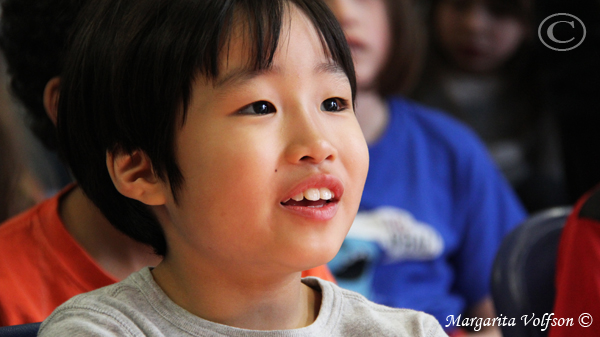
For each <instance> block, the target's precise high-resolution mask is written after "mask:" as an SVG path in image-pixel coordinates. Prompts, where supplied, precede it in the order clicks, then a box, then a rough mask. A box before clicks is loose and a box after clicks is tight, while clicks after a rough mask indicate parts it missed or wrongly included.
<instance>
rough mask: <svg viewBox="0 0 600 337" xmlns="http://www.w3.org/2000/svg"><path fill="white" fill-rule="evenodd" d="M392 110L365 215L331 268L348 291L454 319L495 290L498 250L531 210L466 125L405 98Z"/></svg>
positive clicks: (373, 157) (374, 161)
mask: <svg viewBox="0 0 600 337" xmlns="http://www.w3.org/2000/svg"><path fill="white" fill-rule="evenodd" d="M389 110H390V119H389V124H388V126H387V129H386V131H385V133H384V134H383V135H382V136H381V137H380V139H379V140H378V141H377V142H376V143H374V144H370V146H369V154H370V166H369V174H368V177H367V181H366V184H365V189H364V194H363V197H362V201H361V206H360V210H359V214H358V216H357V218H356V220H355V222H354V224H353V226H352V229H351V231H350V233H349V234H348V237H347V239H346V240H345V242H344V244H343V246H342V249H341V250H340V253H338V255H337V256H336V257H335V258H334V260H333V261H332V262H331V263H330V264H329V266H330V268H331V269H332V271H333V272H334V275H335V276H336V278H337V280H338V282H339V284H340V285H341V286H342V287H347V288H350V289H352V290H355V291H358V292H361V293H362V294H364V295H365V296H367V297H368V298H370V299H371V300H373V301H374V302H377V303H381V304H385V305H388V306H392V307H402V308H410V309H417V310H422V311H425V312H427V313H430V314H432V315H434V316H435V317H436V318H437V319H438V320H439V321H440V323H446V318H447V316H448V315H455V317H456V316H457V315H458V314H460V313H462V312H464V310H465V309H467V308H469V307H471V306H472V305H475V304H477V303H478V302H479V301H481V300H482V299H484V298H485V297H486V296H489V294H490V274H491V267H492V263H493V260H494V256H495V254H496V250H497V249H498V247H499V245H500V242H501V240H502V238H503V237H504V236H505V235H506V234H507V233H508V232H509V231H510V230H511V229H513V228H514V227H515V226H516V225H517V224H518V223H519V222H521V221H522V220H524V218H525V216H526V214H525V211H524V209H523V207H522V206H521V204H520V202H519V201H518V200H517V197H516V196H515V194H514V192H513V191H512V190H511V188H510V186H509V184H508V183H507V181H506V180H505V179H504V178H503V177H502V175H501V174H500V173H499V170H498V169H497V168H496V166H495V165H494V163H493V162H492V159H491V158H490V156H489V155H488V153H487V150H486V149H485V147H484V145H483V144H482V142H481V141H480V140H479V139H478V138H477V137H476V136H475V135H474V133H473V132H472V131H470V130H469V129H468V128H467V127H466V126H464V125H462V124H461V123H460V122H458V121H456V120H454V119H452V118H451V117H449V116H447V115H444V114H442V113H440V112H437V111H434V110H431V109H428V108H426V107H424V106H421V105H418V104H416V103H413V102H411V101H408V100H406V99H404V98H399V97H396V98H393V99H391V100H389ZM443 325H445V324H443Z"/></svg>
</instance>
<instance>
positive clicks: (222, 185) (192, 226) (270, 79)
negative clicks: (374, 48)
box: [158, 9, 368, 272]
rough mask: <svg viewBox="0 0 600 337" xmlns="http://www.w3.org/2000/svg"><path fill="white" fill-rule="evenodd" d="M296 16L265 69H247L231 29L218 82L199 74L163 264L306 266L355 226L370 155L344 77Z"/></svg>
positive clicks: (169, 209) (320, 260)
mask: <svg viewBox="0 0 600 337" xmlns="http://www.w3.org/2000/svg"><path fill="white" fill-rule="evenodd" d="M291 13H292V14H291V27H290V29H288V27H286V26H285V25H284V27H283V28H282V31H281V32H282V36H281V39H280V46H279V48H278V50H277V52H276V54H275V58H274V62H273V67H272V69H271V70H266V71H262V72H252V71H247V69H246V62H247V60H248V54H247V51H246V49H245V46H244V44H243V43H242V39H241V38H240V37H241V36H243V34H242V33H241V32H240V30H238V31H237V32H234V33H233V35H232V39H231V45H230V46H229V55H228V61H225V62H223V65H222V68H221V71H220V77H219V79H217V80H216V81H215V84H214V85H213V83H212V82H210V81H207V80H206V79H205V78H199V79H198V80H197V81H196V83H195V85H194V87H193V96H192V100H191V104H190V107H189V110H188V115H187V119H186V120H185V124H184V126H183V128H182V129H180V130H179V131H178V133H177V135H176V157H177V161H178V164H179V166H180V168H181V171H182V173H183V176H184V183H183V185H182V189H181V191H180V194H179V195H178V204H177V205H176V204H175V203H174V202H173V201H172V200H169V201H167V204H166V207H164V210H165V212H162V213H161V212H159V213H158V214H159V218H160V219H161V222H162V223H163V227H164V228H165V234H166V237H167V242H168V247H169V254H168V256H167V258H168V259H170V258H177V256H179V257H180V258H183V259H187V260H188V261H197V262H200V263H204V264H206V265H211V266H213V267H216V268H224V269H226V268H236V269H235V270H238V271H241V269H245V270H246V271H248V270H250V271H252V270H254V271H258V270H261V271H265V270H268V271H270V272H282V271H285V272H293V271H301V270H304V269H308V268H311V267H315V266H318V265H321V264H324V263H326V262H328V261H329V260H330V259H332V258H333V257H334V256H335V254H336V253H337V251H338V249H339V247H340V246H341V243H342V241H343V239H344V237H345V235H346V233H347V231H348V230H349V228H350V225H351V224H352V221H353V219H354V216H355V215H356V212H357V209H358V205H359V201H360V198H361V194H362V190H363V185H364V182H365V179H366V175H367V168H368V151H367V147H366V143H365V140H364V137H363V135H362V132H361V129H360V127H359V125H358V123H357V121H356V118H355V115H354V111H353V109H352V96H351V89H350V84H349V81H348V79H347V77H346V75H345V74H344V72H343V71H342V70H341V69H340V68H338V67H336V66H333V65H332V64H331V63H330V62H328V58H327V57H326V56H325V55H324V53H323V49H322V45H321V42H320V40H319V38H318V35H317V33H316V31H315V29H314V28H313V26H312V25H311V23H310V22H309V20H308V19H307V18H306V17H305V16H304V15H303V14H301V13H300V12H299V11H298V10H296V9H292V11H291ZM284 22H285V21H284ZM225 49H227V48H225ZM223 59H225V56H224V57H223ZM165 190H166V188H165ZM317 190H319V193H315V191H317ZM331 192H332V193H333V194H334V196H333V197H332V196H330V195H329V193H331ZM311 194H312V195H311ZM315 194H318V196H315ZM297 195H302V196H304V199H303V200H301V201H295V200H294V199H292V198H294V197H295V196H297ZM306 198H310V199H317V201H308V200H306ZM298 199H299V198H298ZM325 199H329V200H325ZM190 256H193V259H191V258H190Z"/></svg>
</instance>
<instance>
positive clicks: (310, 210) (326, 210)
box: [281, 201, 339, 221]
mask: <svg viewBox="0 0 600 337" xmlns="http://www.w3.org/2000/svg"><path fill="white" fill-rule="evenodd" d="M338 204H339V203H338V202H337V201H336V202H330V203H327V204H325V205H323V206H322V207H305V206H284V205H281V206H282V207H283V208H285V209H286V210H288V211H290V212H292V213H295V214H298V215H300V216H302V217H305V218H308V219H311V220H316V221H327V220H331V219H333V217H334V216H335V214H336V213H337V211H338Z"/></svg>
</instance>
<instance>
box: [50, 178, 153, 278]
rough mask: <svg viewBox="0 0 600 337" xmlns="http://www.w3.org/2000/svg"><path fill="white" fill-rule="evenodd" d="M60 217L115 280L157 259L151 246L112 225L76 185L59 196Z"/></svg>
mask: <svg viewBox="0 0 600 337" xmlns="http://www.w3.org/2000/svg"><path fill="white" fill-rule="evenodd" d="M60 217H61V219H62V221H63V223H64V224H65V228H66V229H67V231H68V232H69V233H70V234H71V235H72V236H73V238H74V239H75V241H76V242H77V243H78V244H79V245H80V246H81V247H82V248H83V249H84V250H85V251H86V252H87V253H88V254H89V255H90V256H91V257H92V259H94V261H96V263H98V265H99V266H100V267H101V268H102V269H103V270H104V271H106V272H107V273H108V274H109V275H112V276H113V277H114V278H116V279H117V280H122V279H125V278H126V277H127V276H129V274H131V273H133V272H135V271H138V270H140V269H141V268H143V267H145V266H155V265H157V264H158V263H159V262H160V257H158V256H157V255H155V254H154V253H153V252H152V248H150V247H149V246H147V245H144V244H141V243H139V242H137V241H134V240H133V239H131V238H129V237H128V236H126V235H125V234H123V233H121V232H120V231H118V230H117V229H116V228H114V227H113V226H112V225H111V224H110V223H109V222H108V220H106V218H105V217H104V216H103V215H102V212H100V210H99V209H98V208H97V207H96V206H95V205H94V204H93V203H92V201H91V200H90V199H88V198H87V197H86V196H85V194H84V193H83V191H82V190H81V188H80V187H79V186H77V187H75V188H74V189H73V190H72V191H70V192H69V193H68V194H67V195H65V196H64V197H63V198H62V199H61V200H60Z"/></svg>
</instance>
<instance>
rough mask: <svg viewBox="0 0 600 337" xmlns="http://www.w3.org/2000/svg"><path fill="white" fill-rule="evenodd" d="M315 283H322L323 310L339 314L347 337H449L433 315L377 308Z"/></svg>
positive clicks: (353, 295)
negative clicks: (368, 336) (364, 336)
mask: <svg viewBox="0 0 600 337" xmlns="http://www.w3.org/2000/svg"><path fill="white" fill-rule="evenodd" d="M314 280H315V281H314V282H315V283H316V282H318V283H319V285H320V287H321V289H322V291H323V294H324V296H323V297H324V302H323V304H324V305H323V306H322V310H330V311H332V312H333V313H335V312H338V313H339V321H338V327H337V328H338V330H339V331H340V334H341V335H343V336H347V335H354V336H362V335H377V336H404V335H407V336H415V337H416V336H424V337H425V336H427V337H430V336H446V334H445V333H444V332H443V329H442V328H441V326H440V324H439V323H438V321H437V320H436V319H435V318H434V317H433V316H431V315H428V314H425V313H423V312H419V311H415V310H409V309H398V308H391V307H387V306H384V305H380V304H376V303H373V302H371V301H369V300H367V299H366V298H365V297H364V296H362V295H360V294H358V293H355V292H353V291H350V290H346V289H342V288H340V287H339V286H337V285H335V284H333V283H331V282H327V281H323V280H316V279H314ZM328 296H329V297H330V298H333V301H332V302H333V303H332V306H331V307H329V305H328V300H327V299H326V297H328ZM323 314H327V313H323ZM319 315H321V313H319Z"/></svg>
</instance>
